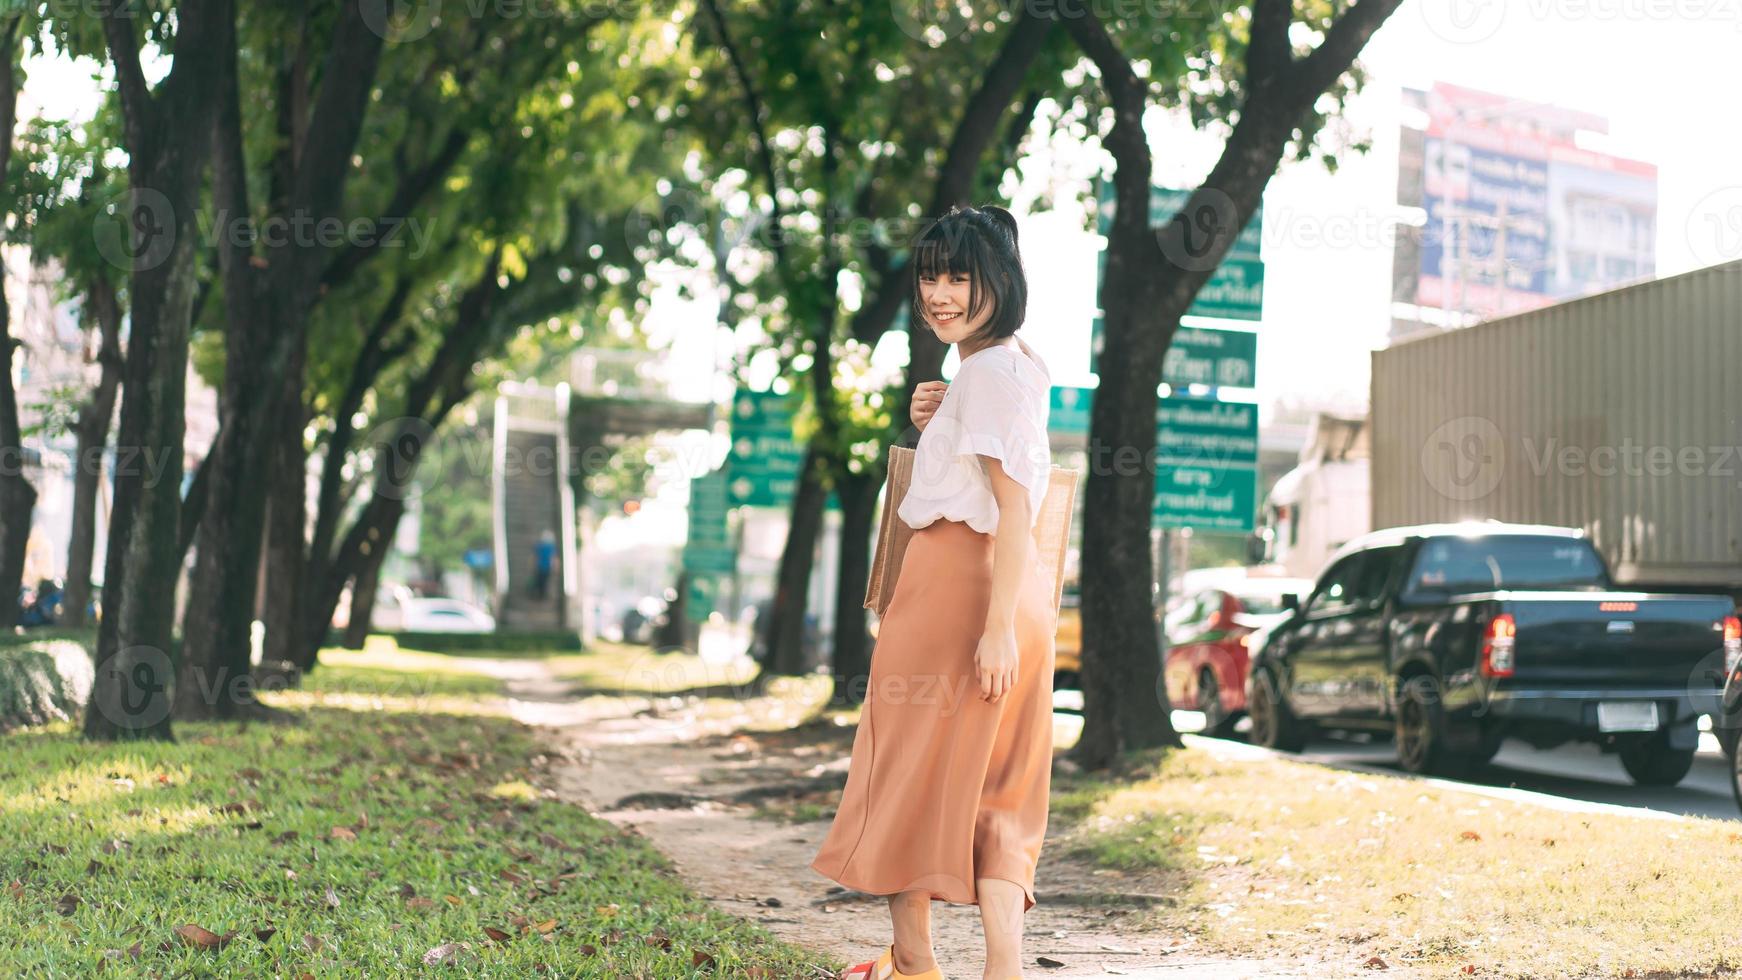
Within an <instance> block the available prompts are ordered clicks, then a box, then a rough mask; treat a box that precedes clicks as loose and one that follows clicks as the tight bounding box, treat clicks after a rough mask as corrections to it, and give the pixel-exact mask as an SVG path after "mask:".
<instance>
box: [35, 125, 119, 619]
mask: <svg viewBox="0 0 1742 980" xmlns="http://www.w3.org/2000/svg"><path fill="white" fill-rule="evenodd" d="M117 109H118V106H117V104H116V102H115V100H114V99H113V98H110V99H106V100H105V102H104V104H103V106H102V108H101V109H100V110H99V111H98V112H97V114H96V115H95V117H94V118H93V119H92V120H90V121H89V122H87V123H85V124H83V125H74V124H71V123H69V122H66V121H61V120H48V119H37V120H33V121H32V122H31V123H29V124H28V125H27V126H26V127H25V129H24V131H23V132H22V133H20V135H19V140H18V145H17V149H16V152H15V154H14V160H13V171H12V174H11V176H10V178H9V183H10V186H12V187H14V188H16V189H17V190H18V192H19V193H20V196H21V198H22V203H20V204H19V205H18V206H17V209H16V212H15V216H16V219H17V221H16V225H15V228H14V240H17V241H28V242H29V245H30V255H31V261H32V262H33V263H34V264H36V265H37V266H40V267H49V266H52V267H53V268H54V270H55V278H56V279H57V280H58V282H59V289H58V296H59V298H62V299H73V300H77V301H78V302H79V305H80V310H81V313H82V315H83V317H84V320H85V326H86V328H87V330H88V331H89V334H90V338H91V340H90V341H89V342H88V343H87V345H86V350H87V358H88V359H89V360H90V361H92V362H93V363H95V364H96V365H97V369H98V370H97V376H96V378H95V379H94V383H93V384H92V385H91V387H90V389H89V390H88V391H81V392H77V393H76V395H75V397H76V398H77V406H76V409H75V411H74V413H73V419H72V423H71V426H70V431H71V432H72V434H73V436H74V439H75V451H74V461H73V507H72V521H71V534H70V536H69V544H68V547H67V583H66V600H65V603H64V604H63V606H62V613H61V622H62V624H63V625H66V626H72V627H79V626H83V625H85V609H86V607H87V606H88V605H89V604H90V600H91V571H92V560H93V556H94V554H95V550H96V538H97V497H98V490H99V485H100V483H101V481H102V475H103V468H104V462H103V459H104V455H105V453H106V451H107V447H108V442H109V433H110V428H111V424H112V422H113V420H114V417H115V403H116V401H117V400H118V397H119V394H120V387H121V371H122V365H123V360H122V348H121V322H122V319H123V317H124V316H125V308H126V299H125V292H124V284H123V283H122V282H120V281H119V277H118V275H117V274H118V272H119V271H120V270H118V269H117V268H116V266H115V265H114V264H113V263H112V262H111V261H110V260H109V259H106V258H104V257H103V255H102V254H101V252H100V251H99V249H98V247H97V239H98V237H99V236H97V235H93V234H92V229H93V228H95V227H97V226H98V225H99V223H102V224H103V225H104V235H103V237H105V238H106V240H109V241H115V242H118V241H120V240H121V239H122V237H123V235H124V233H125V230H124V228H123V227H121V226H118V225H112V224H110V222H111V221H112V218H111V217H110V216H109V215H107V214H106V213H105V209H106V207H107V206H108V205H109V203H110V202H113V201H115V200H118V199H120V198H121V197H123V196H125V194H126V191H127V188H126V185H125V184H124V183H123V182H120V181H119V180H118V179H117V178H118V177H120V176H122V175H118V174H116V173H115V172H114V171H112V170H111V169H110V168H109V167H108V166H107V164H106V163H105V162H104V159H103V157H104V155H105V154H106V153H107V152H109V150H110V148H111V147H113V146H114V145H115V144H116V142H117V141H118V130H119V120H118V117H117Z"/></svg>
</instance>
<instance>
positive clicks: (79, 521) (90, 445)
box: [61, 279, 122, 627]
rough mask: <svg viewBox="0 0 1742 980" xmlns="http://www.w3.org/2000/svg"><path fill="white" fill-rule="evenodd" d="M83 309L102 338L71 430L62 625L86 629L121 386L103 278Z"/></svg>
mask: <svg viewBox="0 0 1742 980" xmlns="http://www.w3.org/2000/svg"><path fill="white" fill-rule="evenodd" d="M85 299H86V304H87V306H86V308H87V309H88V310H89V311H90V313H91V315H92V316H93V317H95V318H96V321H97V324H96V325H97V328H98V330H99V331H100V332H101V334H102V343H101V346H100V347H99V348H98V349H97V363H98V365H99V366H100V368H101V371H102V373H101V374H100V375H99V376H98V379H97V387H96V388H95V389H93V390H92V392H91V397H90V399H89V400H87V401H86V402H85V403H84V404H83V405H81V406H79V418H78V421H77V422H76V423H75V424H74V426H73V431H74V436H75V438H76V439H77V448H76V449H75V451H74V458H75V462H74V464H73V513H72V534H71V539H72V540H71V541H70V543H69V544H68V545H67V586H66V602H65V603H64V605H63V612H62V619H61V621H62V622H63V623H64V624H66V625H67V626H70V627H82V626H84V625H85V608H86V607H87V606H89V605H90V604H91V563H92V561H93V559H94V558H95V552H96V550H97V497H98V495H99V492H100V491H101V489H102V483H103V453H104V450H105V449H106V448H107V447H108V443H109V428H110V425H111V424H112V423H113V420H114V418H115V401H116V395H117V394H118V392H119V390H120V387H121V368H122V361H121V308H120V304H119V302H118V301H117V299H116V296H115V287H114V285H113V284H112V283H110V282H109V281H108V280H106V279H98V280H96V281H94V282H92V283H91V285H90V287H89V288H88V289H87V290H86V291H85Z"/></svg>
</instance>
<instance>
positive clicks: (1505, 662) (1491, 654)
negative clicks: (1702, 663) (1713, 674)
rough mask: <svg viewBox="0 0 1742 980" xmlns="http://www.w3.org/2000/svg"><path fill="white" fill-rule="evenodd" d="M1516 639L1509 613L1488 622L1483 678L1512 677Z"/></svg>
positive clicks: (1740, 633) (1741, 638)
mask: <svg viewBox="0 0 1742 980" xmlns="http://www.w3.org/2000/svg"><path fill="white" fill-rule="evenodd" d="M1737 637H1738V640H1739V641H1742V629H1738V631H1737ZM1517 639H1518V624H1517V623H1516V622H1515V621H1513V619H1512V614H1511V613H1501V614H1500V615H1498V616H1495V617H1494V618H1493V619H1491V620H1489V621H1488V630H1487V632H1485V633H1483V634H1482V676H1483V677H1511V676H1512V669H1513V666H1514V661H1513V652H1514V650H1515V648H1516V646H1517Z"/></svg>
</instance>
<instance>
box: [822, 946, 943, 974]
mask: <svg viewBox="0 0 1742 980" xmlns="http://www.w3.org/2000/svg"><path fill="white" fill-rule="evenodd" d="M841 980H944V975H943V974H942V973H941V972H939V970H938V968H937V967H935V966H934V967H932V968H931V969H929V970H927V971H925V972H924V973H902V972H901V971H900V970H897V969H896V968H895V946H894V945H893V944H891V945H890V946H889V947H888V948H887V949H885V950H884V951H883V952H881V953H879V954H877V958H876V959H874V960H866V961H865V962H863V963H860V964H858V965H857V966H853V967H849V968H848V970H847V972H846V973H843V974H841Z"/></svg>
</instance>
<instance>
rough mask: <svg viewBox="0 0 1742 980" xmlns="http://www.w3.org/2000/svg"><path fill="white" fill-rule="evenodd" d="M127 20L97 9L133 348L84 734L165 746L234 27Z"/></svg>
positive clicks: (206, 11)
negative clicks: (192, 335) (201, 328)
mask: <svg viewBox="0 0 1742 980" xmlns="http://www.w3.org/2000/svg"><path fill="white" fill-rule="evenodd" d="M132 14H133V11H131V10H121V9H117V8H115V7H105V8H104V13H103V16H102V28H103V35H104V38H105V40H106V43H107V49H108V52H109V57H110V60H111V62H112V64H113V66H114V70H115V76H116V83H117V85H118V86H119V89H120V98H121V113H122V120H123V134H124V135H123V141H122V142H123V144H124V148H125V149H126V151H127V158H128V159H127V173H128V184H129V196H128V202H127V206H126V212H127V217H128V219H129V220H128V224H127V226H128V227H129V228H130V229H131V230H132V231H133V237H132V240H131V241H130V242H129V243H128V245H129V247H128V248H126V249H125V250H123V251H121V252H120V253H119V254H121V255H122V256H124V257H125V258H126V261H125V264H126V265H127V266H128V272H129V276H130V281H129V285H128V293H129V295H130V297H131V322H130V332H129V336H128V345H129V350H128V356H127V363H126V368H125V370H124V372H123V375H122V378H123V380H122V396H121V427H120V432H119V435H118V437H117V440H116V450H117V454H118V457H119V462H118V464H117V467H116V477H115V498H114V506H113V509H112V511H111V518H110V522H109V547H108V558H107V566H106V570H105V573H104V593H105V594H104V615H103V622H102V627H101V629H100V630H99V632H98V639H97V655H96V681H95V685H94V687H93V689H92V692H91V700H90V704H89V706H88V707H87V709H86V712H85V734H86V736H87V737H90V738H96V739H126V738H160V739H168V738H172V737H173V733H172V729H171V726H170V701H169V698H170V692H171V688H172V678H171V673H170V659H169V651H170V641H171V632H172V627H173V625H174V622H173V616H174V609H175V587H176V578H177V571H178V568H177V566H178V565H179V564H180V561H179V559H180V555H181V549H180V538H179V532H180V527H179V522H180V518H181V495H180V485H181V452H182V435H183V420H184V416H183V410H184V404H183V394H184V386H185V375H186V372H187V340H188V324H189V322H190V319H191V315H192V311H193V302H194V291H195V282H194V245H195V231H196V227H195V216H196V215H197V213H198V209H199V190H200V181H201V178H202V176H203V175H204V173H205V169H206V164H207V162H208V154H209V151H210V148H211V143H212V141H211V139H210V136H211V125H212V121H213V116H214V106H213V103H212V101H211V100H210V99H209V98H208V93H210V92H212V91H214V90H215V89H216V88H217V86H218V84H219V82H220V78H221V75H222V71H223V52H224V42H225V40H226V38H227V36H228V35H229V33H230V32H231V31H232V30H233V29H234V17H235V11H234V10H233V8H232V7H231V4H230V3H229V2H228V0H183V2H182V3H180V4H179V5H178V6H177V7H176V9H175V13H174V17H173V18H170V17H168V16H165V17H163V18H161V19H159V20H153V21H152V22H151V23H150V24H149V25H147V24H144V23H141V19H140V18H136V17H134V16H132ZM171 23H173V32H172V30H171V27H170V24H171ZM147 26H149V28H150V30H151V36H153V37H165V36H171V35H172V40H170V41H169V42H168V45H167V46H168V48H169V50H171V51H173V55H172V61H171V65H170V69H169V72H168V74H167V75H165V76H164V77H163V79H162V80H161V81H159V82H158V83H157V85H156V86H155V87H154V86H151V85H149V84H148V83H147V82H146V79H145V72H144V69H143V67H142V65H141V61H140V34H141V32H142V31H143V30H144V29H145V28H146V27H147ZM87 53H88V52H87Z"/></svg>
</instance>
